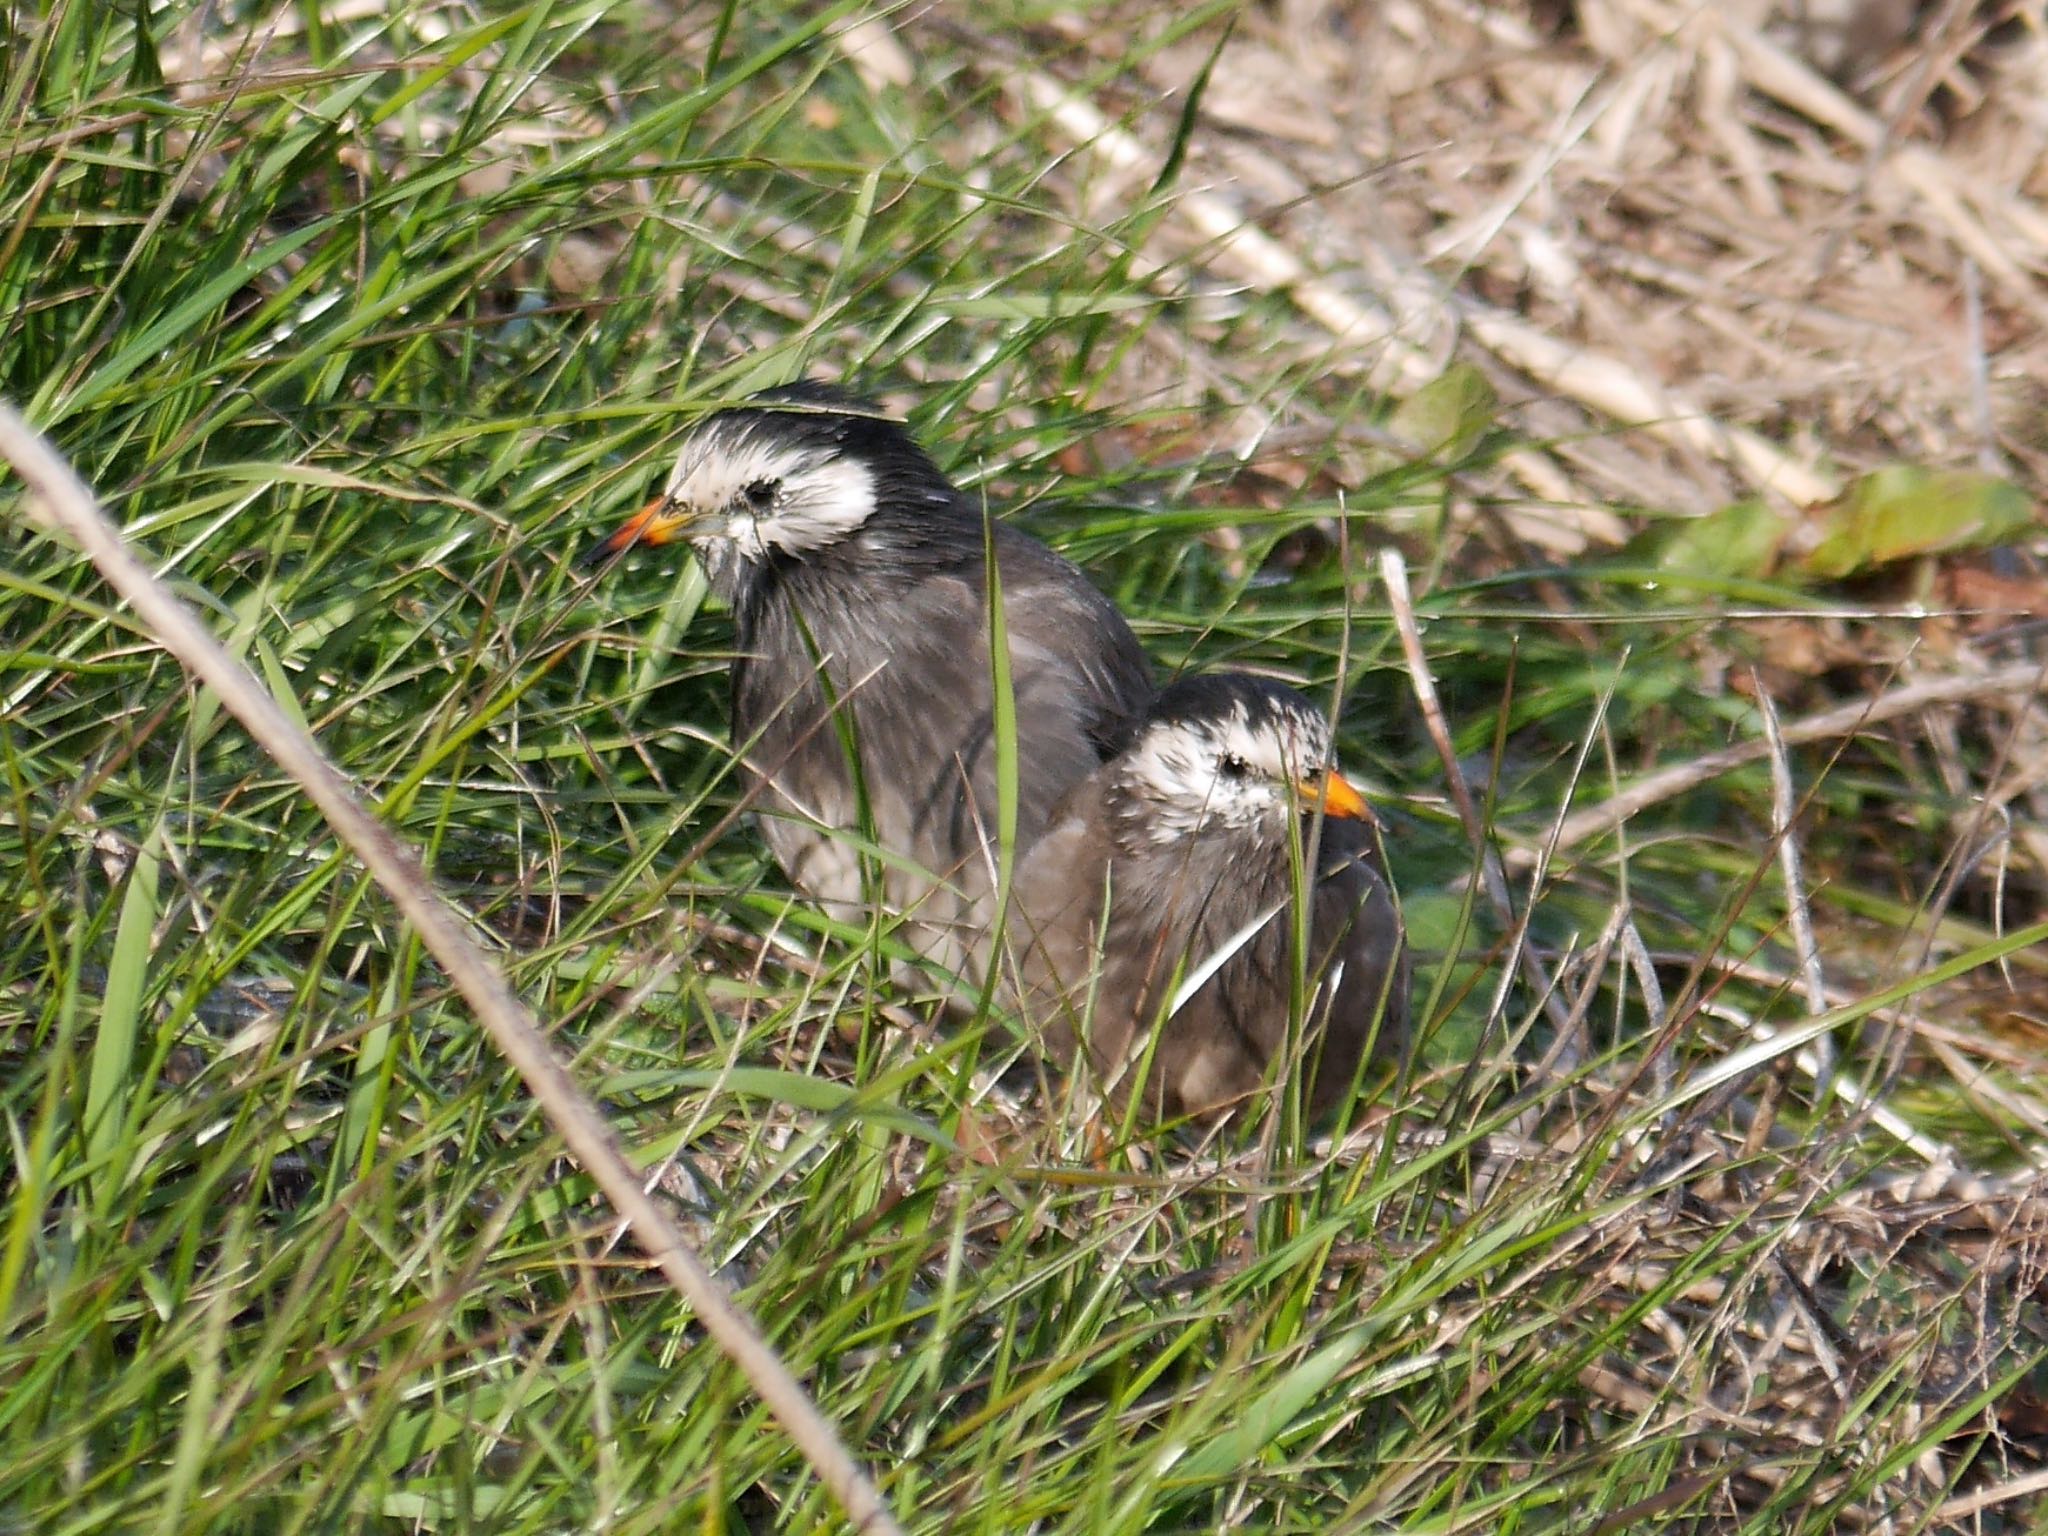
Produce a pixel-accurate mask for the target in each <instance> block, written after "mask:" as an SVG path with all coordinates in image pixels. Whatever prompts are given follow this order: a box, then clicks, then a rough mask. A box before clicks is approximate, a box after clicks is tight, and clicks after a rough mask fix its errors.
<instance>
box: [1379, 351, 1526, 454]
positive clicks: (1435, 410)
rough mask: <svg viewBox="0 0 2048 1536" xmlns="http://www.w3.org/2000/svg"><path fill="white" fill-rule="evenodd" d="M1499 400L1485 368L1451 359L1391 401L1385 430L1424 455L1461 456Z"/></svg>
mask: <svg viewBox="0 0 2048 1536" xmlns="http://www.w3.org/2000/svg"><path fill="white" fill-rule="evenodd" d="M1499 406H1500V397H1499V396H1498V395H1497V394H1495V393H1494V389H1493V385H1492V384H1490V383H1489V382H1488V381H1487V378H1486V375H1485V374H1483V373H1481V372H1480V371H1479V370H1478V369H1477V368H1476V367H1474V366H1473V365H1472V364H1470V363H1453V364H1452V365H1451V366H1450V367H1448V368H1446V369H1445V370H1444V371H1443V372H1442V373H1441V374H1440V375H1438V376H1437V377H1436V378H1434V379H1431V380H1430V381H1429V382H1428V383H1427V384H1425V385H1423V386H1422V388H1420V389H1418V390H1417V391H1415V393H1414V394H1412V395H1410V396H1409V397H1408V398H1407V399H1406V400H1403V401H1402V402H1401V403H1400V405H1398V406H1397V407H1395V409H1394V414H1393V415H1392V416H1391V417H1389V418H1388V419H1387V430H1388V431H1390V432H1392V433H1393V434H1394V435H1395V436H1397V437H1400V438H1404V439H1406V440H1407V441H1408V442H1411V443H1413V444H1414V445H1415V446H1416V448H1417V449H1418V450H1420V452H1421V453H1422V454H1423V456H1425V457H1427V458H1446V459H1457V458H1462V457H1464V456H1465V455H1466V454H1467V453H1470V452H1471V451H1472V448H1473V446H1474V445H1475V444H1476V443H1477V442H1478V441H1479V439H1480V438H1481V437H1483V436H1485V434H1486V432H1487V430H1488V429H1489V428H1490V427H1492V425H1493V418H1494V412H1495V411H1496V410H1497V409H1498V408H1499Z"/></svg>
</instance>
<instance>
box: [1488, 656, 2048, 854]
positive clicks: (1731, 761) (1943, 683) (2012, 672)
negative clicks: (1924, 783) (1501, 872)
mask: <svg viewBox="0 0 2048 1536" xmlns="http://www.w3.org/2000/svg"><path fill="white" fill-rule="evenodd" d="M2042 681H2043V670H2042V664H2041V663H2040V662H2038V661H2023V662H2015V663H2013V664H2012V665H2010V666H2005V667H2000V668H1998V669H1997V670H1996V671H1992V672H1983V673H1979V674H1978V675H1976V676H1974V677H1942V678H1935V679H1932V680H1930V681H1928V682H1924V683H1912V684H1909V685H1908V686H1906V687H1904V688H1900V689H1897V690H1895V691H1894V692H1892V693H1887V694H1882V695H1880V696H1879V697H1877V698H1874V699H1860V700H1857V701H1856V702H1854V703H1851V704H1844V705H1842V706H1841V707H1840V708H1838V709H1830V710H1824V711H1822V712H1821V713H1820V714H1818V715H1811V716H1809V717H1807V718H1806V719H1804V720H1795V721H1794V722H1793V723H1792V724H1790V725H1788V726H1786V727H1785V728H1784V740H1785V744H1786V745H1787V746H1795V747H1796V746H1804V745H1806V744H1807V743H1808V742H1814V741H1827V740H1829V739H1831V738H1833V737H1836V736H1848V735H1853V734H1854V733H1855V732H1857V731H1861V730H1865V729H1867V728H1869V727H1870V726H1873V725H1881V724H1883V723H1884V722H1885V721H1887V720H1896V719H1897V718H1899V716H1901V715H1910V714H1912V713H1913V712H1914V711H1915V710H1920V709H1927V708H1931V707H1932V706H1934V705H1937V704H1964V703H1968V702H1969V701H1971V700H1972V699H1982V698H1991V697H1995V696H1997V695H1999V694H2013V693H2033V692H2037V691H2039V689H2040V688H2041V685H2042ZM1770 751H1771V746H1770V743H1769V742H1767V741H1745V742H1741V743H1739V744H1737V745H1735V746H1732V747H1723V748H1721V749H1720V750H1719V751H1718V752H1709V753H1707V754H1705V755H1704V756H1702V757H1697V758H1694V759H1693V760H1692V761H1691V762H1689V763H1679V764H1676V765H1675V766H1673V767H1670V768H1663V769H1659V770H1658V771H1657V772H1656V773H1652V774H1649V775H1647V776H1646V777H1644V778H1641V779H1638V780H1637V781H1636V782H1635V783H1634V784H1631V785H1630V786H1629V787H1628V788H1627V789H1625V790H1623V791H1622V792H1621V793H1620V794H1618V795H1615V796H1614V797H1613V798H1611V799H1609V800H1607V801H1605V802H1603V803H1602V804H1600V805H1596V806H1593V807H1591V808H1589V809H1587V810H1583V811H1579V812H1577V813H1575V814H1574V815H1571V816H1567V817H1565V818H1564V820H1563V821H1562V822H1561V823H1559V824H1558V826H1557V827H1556V828H1555V829H1554V830H1553V832H1552V833H1551V835H1550V836H1549V837H1547V838H1546V839H1545V840H1544V848H1543V849H1537V848H1533V847H1530V848H1514V849H1510V850H1509V851H1508V854H1507V856H1506V865H1507V868H1508V869H1509V870H1511V871H1519V870H1524V869H1529V868H1533V867H1534V866H1535V864H1536V863H1537V861H1538V860H1539V859H1541V858H1543V857H1544V856H1545V855H1546V853H1555V852H1558V851H1560V850H1563V849H1566V848H1575V847H1577V846H1578V845H1579V844H1581V843H1585V842H1589V841H1591V840H1592V839H1593V838H1596V837H1598V836H1600V834H1601V833H1603V832H1611V831H1613V830H1614V829H1615V828H1616V827H1618V826H1620V825H1621V824H1622V823H1623V822H1625V821H1627V820H1628V819H1629V818H1630V817H1631V816H1634V815H1635V814H1637V813H1638V812H1639V811H1643V810H1647V809H1648V808H1649V807H1650V806H1653V805H1656V804H1658V803H1659V802H1660V801H1664V800H1671V799H1675V798H1676V797H1677V796H1679V795H1682V794H1684V793H1685V792H1686V791H1688V790H1691V789H1695V788H1697V787H1698V786H1700V785H1702V784H1704V783H1706V782H1707V781H1708V780H1709V779H1715V778H1719V777H1720V776H1721V775H1722V774H1724V773H1728V772H1730V771H1732V770H1734V769H1736V768H1741V767H1743V766H1745V765H1747V764H1749V763H1753V762H1756V761H1757V760H1758V759H1759V758H1763V757H1768V756H1769V755H1770Z"/></svg>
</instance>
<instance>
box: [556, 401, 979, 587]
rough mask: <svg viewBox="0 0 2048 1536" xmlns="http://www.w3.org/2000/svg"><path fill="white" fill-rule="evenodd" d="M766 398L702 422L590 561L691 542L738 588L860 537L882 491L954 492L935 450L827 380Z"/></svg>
mask: <svg viewBox="0 0 2048 1536" xmlns="http://www.w3.org/2000/svg"><path fill="white" fill-rule="evenodd" d="M760 398H761V400H762V403H761V404H759V405H746V406H741V407H738V408H735V409H733V410H728V411H720V412H719V413H717V414H716V415H713V416H709V417H706V418H705V419H704V420H703V421H702V422H700V423H699V424H698V425H697V427H696V428H695V430H693V431H692V432H691V433H690V435H689V437H688V438H687V439H686V440H685V441H684V443H683V446H682V448H681V450H680V451H679V452H678V453H677V455H676V462H675V465H674V467H673V468H672V469H671V470H670V471H669V474H668V479H667V481H666V482H665V483H664V485H663V487H662V493H661V495H660V496H658V497H656V498H655V499H654V501H652V502H651V503H649V504H648V506H647V507H645V508H644V509H642V511H641V512H640V514H639V515H638V516H637V517H635V518H633V519H632V520H631V521H630V522H628V523H627V524H626V525H625V526H624V527H623V528H620V529H619V530H618V531H617V532H616V533H614V534H612V535H611V536H610V537H609V538H607V539H605V540H604V541H603V542H602V543H600V544H599V545H598V546H597V548H596V549H595V550H593V551H592V553H591V556H590V558H592V559H603V558H606V557H608V556H610V555H613V554H616V553H618V552H619V551H620V550H623V549H626V548H627V547H629V546H631V545H634V544H656V545H658V544H667V543H670V542H673V541H675V540H678V539H681V540H686V541H687V542H688V543H689V544H690V545H691V547H692V548H694V549H695V550H696V552H697V555H698V558H699V559H700V560H701V561H702V562H703V564H704V568H705V573H706V574H707V575H708V576H709V577H710V579H711V582H712V584H713V586H715V587H721V588H723V589H725V591H726V594H727V595H728V596H730V595H731V594H732V592H733V591H734V590H735V589H737V588H738V587H739V586H740V585H742V584H743V583H744V581H745V580H746V578H747V572H748V571H750V570H752V569H754V568H756V567H758V566H760V565H761V564H762V563H763V562H765V561H767V560H769V559H770V558H771V557H774V556H778V555H780V556H792V557H796V558H802V557H805V556H810V555H815V554H817V553H818V552H820V551H823V550H827V549H830V548H831V547H832V546H833V545H836V544H841V543H844V542H846V541H848V540H850V539H855V538H857V537H859V535H860V534H861V532H862V530H864V529H866V528H867V527H868V526H869V523H870V521H871V520H872V519H873V518H874V517H875V513H876V510H877V508H878V507H879V506H880V505H881V504H882V502H883V501H884V499H885V498H894V500H895V501H896V502H898V503H902V504H904V505H906V506H922V505H925V504H927V503H929V502H941V503H944V502H949V501H950V498H951V495H952V491H951V487H950V486H948V485H947V483H946V481H945V479H944V477H943V476H942V475H940V474H939V472H938V470H937V469H936V468H935V467H934V466H932V464H931V461H930V459H929V458H927V457H926V456H925V454H924V453H923V451H922V450H921V449H919V448H918V447H917V445H916V444H915V443H914V442H912V441H911V439H910V437H909V436H908V434H907V433H905V432H904V430H903V429H902V427H901V426H900V425H899V424H897V423H895V422H893V421H890V420H888V419H887V418H886V417H883V416H881V415H880V414H879V413H878V412H876V411H875V410H874V409H873V408H872V407H870V406H868V405H866V404H865V403H864V402H862V401H859V400H856V399H854V398H853V397H852V396H849V395H844V394H841V393H839V392H838V391H836V390H832V389H829V388H827V387H824V386H819V385H795V386H791V387H790V388H788V389H785V390H778V391H771V392H770V393H769V394H767V395H765V396H762V397H760Z"/></svg>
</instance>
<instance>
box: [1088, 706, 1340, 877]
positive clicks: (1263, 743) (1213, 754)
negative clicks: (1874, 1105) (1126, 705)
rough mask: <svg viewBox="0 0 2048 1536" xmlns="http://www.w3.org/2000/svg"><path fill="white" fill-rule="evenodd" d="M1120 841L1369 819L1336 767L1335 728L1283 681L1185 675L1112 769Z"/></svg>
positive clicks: (1156, 843) (1279, 830)
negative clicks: (1298, 819)
mask: <svg viewBox="0 0 2048 1536" xmlns="http://www.w3.org/2000/svg"><path fill="white" fill-rule="evenodd" d="M1112 793H1113V797H1114V802H1115V813H1116V818H1117V821H1118V823H1119V825H1118V828H1117V835H1118V837H1119V839H1120V840H1122V841H1124V842H1125V843H1126V844H1138V845H1149V846H1151V847H1155V848H1156V847H1163V846H1166V845H1169V844H1172V843H1176V842H1178V841H1180V840H1181V839H1182V838H1186V837H1191V836H1196V835H1200V834H1204V833H1212V832H1217V831H1234V832H1247V833H1252V834H1254V835H1265V836H1279V835H1282V834H1284V832H1285V829H1286V826H1287V822H1288V818H1289V817H1290V816H1297V815H1312V814H1313V813H1314V812H1315V811H1316V810H1317V809H1318V807H1320V808H1321V810H1322V811H1323V813H1324V814H1325V815H1328V816H1335V817H1340V818H1344V819H1349V820H1362V821H1370V820H1371V819H1372V812H1371V810H1370V809H1369V808H1368V807H1367V805H1366V803H1365V797H1364V796H1363V795H1361V794H1360V793H1359V792H1358V791H1357V790H1356V789H1355V788H1353V787H1352V785H1351V782H1350V781H1349V780H1348V779H1346V778H1345V777H1344V775H1343V774H1341V773H1339V772H1338V771H1337V769H1336V767H1335V766H1334V765H1333V764H1332V763H1331V761H1330V723H1329V721H1328V720H1327V719H1325V718H1324V716H1323V713H1322V711H1321V710H1319V709H1317V708H1316V707H1315V705H1313V704H1311V703H1310V702H1309V701H1308V700H1307V699H1305V698H1303V697H1302V696H1301V695H1300V694H1299V693H1297V692H1296V691H1295V690H1294V689H1292V688H1289V687H1287V686H1286V685H1285V684H1283V683H1276V682H1271V681H1269V680H1267V679H1265V678H1259V677H1252V676H1249V675H1247V674H1245V673H1241V672H1225V673H1218V674H1214V675H1210V676H1201V677H1187V678H1183V679H1181V680H1180V681H1179V682H1176V683H1173V684H1171V685H1170V686H1168V687H1167V688H1165V689H1164V690H1162V691H1161V692H1160V694H1159V696H1158V697H1157V698H1156V699H1154V700H1153V701H1152V704H1151V706H1150V707H1149V708H1148V709H1147V711H1146V712H1145V715H1144V717H1143V718H1142V719H1141V720H1140V721H1139V722H1138V724H1137V726H1136V728H1135V730H1134V731H1133V733H1132V735H1131V737H1130V739H1129V741H1128V743H1127V744H1126V745H1125V747H1124V750H1123V752H1122V753H1121V754H1120V755H1119V758H1118V761H1117V766H1116V768H1115V770H1114V781H1113V791H1112Z"/></svg>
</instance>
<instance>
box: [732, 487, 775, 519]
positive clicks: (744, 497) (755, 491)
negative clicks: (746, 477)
mask: <svg viewBox="0 0 2048 1536" xmlns="http://www.w3.org/2000/svg"><path fill="white" fill-rule="evenodd" d="M775 490H776V486H775V482H774V481H773V480H756V481H755V482H754V483H753V484H752V485H750V486H748V487H747V488H746V489H745V490H743V491H741V492H740V500H741V501H744V502H745V503H746V504H747V506H748V508H749V509H750V510H751V511H755V512H766V511H767V510H768V509H769V508H770V507H772V506H774V505H775Z"/></svg>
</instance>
